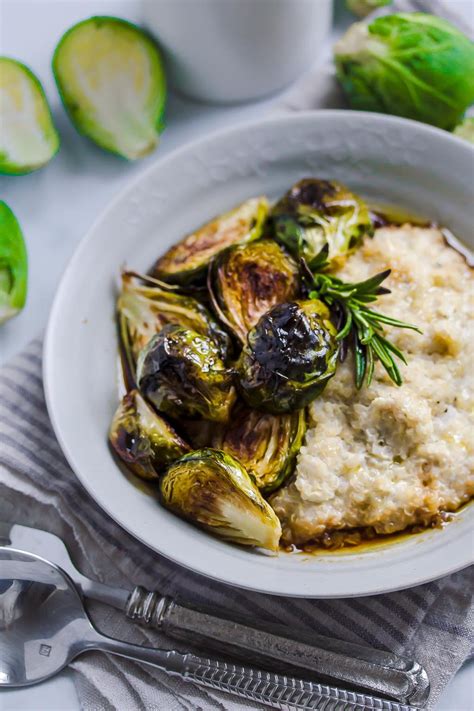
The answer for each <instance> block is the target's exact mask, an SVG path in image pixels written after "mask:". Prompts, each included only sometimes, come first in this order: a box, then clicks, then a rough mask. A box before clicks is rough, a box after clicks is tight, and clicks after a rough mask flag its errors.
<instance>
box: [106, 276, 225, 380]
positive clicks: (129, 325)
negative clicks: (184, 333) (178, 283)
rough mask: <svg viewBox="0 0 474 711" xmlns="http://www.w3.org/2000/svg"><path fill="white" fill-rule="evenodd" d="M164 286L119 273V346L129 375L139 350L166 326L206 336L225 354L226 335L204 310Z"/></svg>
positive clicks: (133, 367) (200, 305) (152, 280)
mask: <svg viewBox="0 0 474 711" xmlns="http://www.w3.org/2000/svg"><path fill="white" fill-rule="evenodd" d="M166 286H167V285H165V284H162V285H160V283H159V282H157V281H156V280H155V279H151V278H149V277H145V276H143V277H140V276H138V275H136V274H134V273H131V272H124V273H123V274H122V291H121V293H120V296H119V298H118V301H117V312H118V317H119V328H120V336H121V340H122V347H123V350H124V355H125V357H126V359H127V363H128V366H129V368H130V370H131V372H132V373H133V372H134V370H135V364H136V361H137V358H138V354H139V353H140V351H141V349H142V348H143V347H144V346H146V344H147V343H148V341H149V340H150V339H151V338H152V337H153V336H154V335H156V334H157V333H159V331H160V330H161V329H162V328H163V326H166V324H168V323H175V324H179V325H180V326H186V327H187V328H192V329H193V330H194V331H196V332H197V333H200V334H202V335H203V336H209V337H210V338H212V339H213V340H214V341H215V342H216V344H217V345H218V347H219V349H220V352H221V354H222V356H225V355H226V354H227V351H228V348H229V343H230V341H229V336H228V335H227V334H226V333H225V331H223V329H222V328H221V327H220V326H219V324H218V323H217V321H216V320H215V319H214V318H213V317H212V316H211V314H210V313H209V311H208V310H207V309H206V307H205V306H203V304H201V303H200V302H199V301H197V300H196V299H194V298H193V297H192V296H184V295H182V294H176V293H173V291H171V290H170V289H169V288H166Z"/></svg>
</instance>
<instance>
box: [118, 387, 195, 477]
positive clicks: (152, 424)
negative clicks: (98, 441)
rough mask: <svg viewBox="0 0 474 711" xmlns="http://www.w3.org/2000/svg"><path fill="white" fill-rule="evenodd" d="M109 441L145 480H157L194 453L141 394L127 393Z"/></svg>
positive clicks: (133, 391)
mask: <svg viewBox="0 0 474 711" xmlns="http://www.w3.org/2000/svg"><path fill="white" fill-rule="evenodd" d="M109 441H110V444H111V445H112V447H113V449H114V450H115V452H116V453H117V455H118V456H119V457H120V459H121V460H122V461H123V462H124V463H125V464H126V466H127V467H128V468H129V469H130V470H131V471H133V472H134V474H137V476H139V477H141V478H142V479H157V478H158V476H159V474H160V472H162V471H164V470H165V469H166V467H167V466H168V465H169V464H170V463H171V462H173V461H174V460H175V459H178V458H179V457H181V456H182V455H183V454H186V452H189V450H190V447H189V445H188V444H186V442H184V441H183V440H182V439H181V437H180V436H179V435H178V434H177V433H176V432H175V431H174V429H173V428H172V427H171V425H170V424H169V423H168V422H166V420H164V419H163V418H162V417H160V415H158V414H157V413H156V412H155V411H154V410H153V409H152V408H151V407H150V405H149V404H148V403H147V402H146V401H145V400H144V398H143V397H142V396H141V395H140V393H139V392H138V390H132V391H131V392H129V393H127V395H125V397H124V398H123V400H122V402H121V403H120V405H119V407H118V409H117V412H116V413H115V415H114V419H113V420H112V424H111V426H110V432H109Z"/></svg>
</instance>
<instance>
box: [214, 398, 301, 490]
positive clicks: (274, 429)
mask: <svg viewBox="0 0 474 711" xmlns="http://www.w3.org/2000/svg"><path fill="white" fill-rule="evenodd" d="M220 430H221V431H220V432H219V431H218V432H217V433H216V435H215V437H214V441H213V446H214V447H215V448H216V449H221V450H223V451H224V452H227V454H231V455H232V456H233V457H235V458H236V459H237V460H238V461H239V462H240V463H241V464H242V465H243V466H244V467H245V469H246V470H247V471H248V473H249V474H250V475H251V476H253V477H254V479H255V482H256V484H257V486H258V488H259V489H260V491H261V492H262V493H263V494H269V493H270V492H272V491H275V489H278V487H279V486H281V485H282V484H283V483H284V482H285V481H286V479H287V478H288V477H289V476H290V474H292V472H293V469H294V467H295V463H296V456H297V454H298V452H299V451H300V448H301V445H302V444H303V439H304V435H305V432H306V412H305V410H304V409H302V410H297V411H295V412H292V413H289V414H286V415H270V414H269V413H265V412H259V411H258V410H252V409H250V408H248V407H246V406H245V405H241V404H239V405H237V407H235V408H234V409H233V410H232V416H231V418H230V422H229V424H228V425H224V426H222V427H221V428H220Z"/></svg>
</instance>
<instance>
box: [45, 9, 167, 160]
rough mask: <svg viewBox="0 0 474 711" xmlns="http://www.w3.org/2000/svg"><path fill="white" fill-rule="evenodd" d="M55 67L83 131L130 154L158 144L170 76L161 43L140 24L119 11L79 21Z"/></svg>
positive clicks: (107, 146) (62, 43)
mask: <svg viewBox="0 0 474 711" xmlns="http://www.w3.org/2000/svg"><path fill="white" fill-rule="evenodd" d="M53 72H54V77H55V79H56V84H57V86H58V90H59V93H60V95H61V99H62V101H63V104H64V107H65V109H66V111H67V112H68V114H69V117H70V119H71V121H72V122H73V124H74V126H75V127H76V129H77V130H78V131H79V133H82V134H84V135H85V136H87V137H88V138H90V139H91V140H93V141H94V142H95V143H97V145H99V146H101V148H105V149H106V150H108V151H111V152H112V153H117V154H118V155H120V156H123V157H124V158H127V159H129V160H135V159H136V158H141V157H142V156H144V155H147V154H148V153H150V152H151V151H153V150H154V149H155V148H156V146H157V144H158V139H159V133H160V131H161V130H162V129H163V113H164V108H165V100H166V79H165V74H164V70H163V63H162V59H161V56H160V53H159V51H158V48H157V47H156V45H155V44H154V42H153V41H152V40H151V39H150V37H148V36H147V35H146V34H145V33H144V32H142V30H140V29H139V28H138V27H136V26H135V25H132V24H131V23H130V22H126V21H125V20H120V19H119V18H117V17H91V18H89V19H88V20H84V21H83V22H79V23H78V24H77V25H74V26H73V27H71V28H70V29H69V30H68V31H67V32H66V33H65V34H64V35H63V36H62V38H61V40H60V41H59V44H58V45H57V47H56V50H55V52H54V57H53Z"/></svg>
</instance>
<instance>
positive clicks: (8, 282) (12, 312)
mask: <svg viewBox="0 0 474 711" xmlns="http://www.w3.org/2000/svg"><path fill="white" fill-rule="evenodd" d="M27 288H28V256H27V253H26V247H25V241H24V239H23V234H22V232H21V228H20V225H19V224H18V221H17V219H16V217H15V215H14V214H13V212H12V211H11V210H10V208H9V207H8V205H7V204H6V203H4V202H3V201H1V200H0V323H3V322H4V321H7V320H8V319H9V318H12V316H16V314H17V313H18V312H19V311H21V309H22V308H23V306H24V305H25V301H26V293H27Z"/></svg>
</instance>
